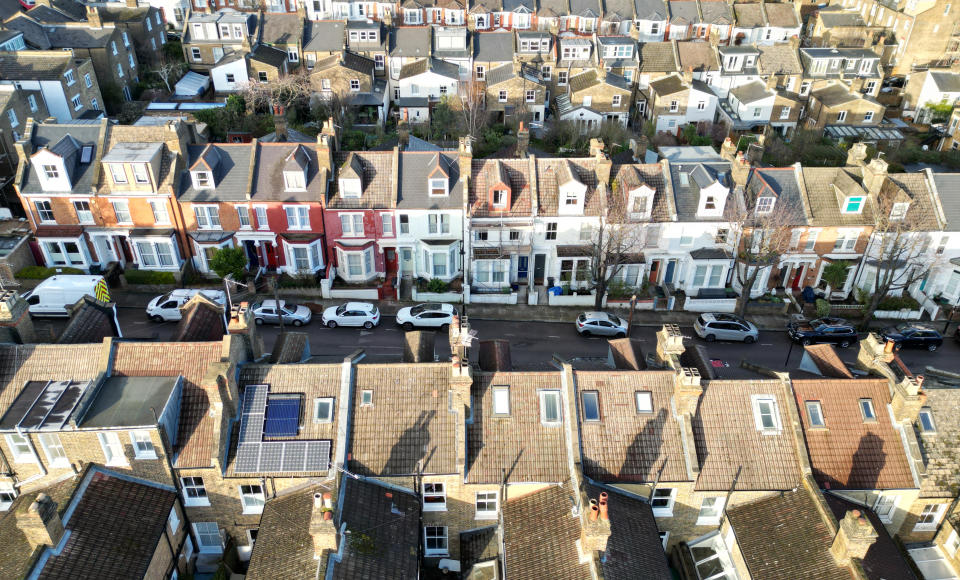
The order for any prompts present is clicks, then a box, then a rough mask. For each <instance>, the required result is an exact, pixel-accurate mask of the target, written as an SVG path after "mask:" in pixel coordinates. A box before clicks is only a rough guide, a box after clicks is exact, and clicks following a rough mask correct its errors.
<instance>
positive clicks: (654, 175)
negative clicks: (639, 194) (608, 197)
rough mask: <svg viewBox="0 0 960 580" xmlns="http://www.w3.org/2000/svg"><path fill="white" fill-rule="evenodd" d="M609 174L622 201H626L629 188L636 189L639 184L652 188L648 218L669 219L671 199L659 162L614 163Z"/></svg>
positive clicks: (662, 220)
mask: <svg viewBox="0 0 960 580" xmlns="http://www.w3.org/2000/svg"><path fill="white" fill-rule="evenodd" d="M610 175H612V176H613V179H614V180H615V181H616V183H617V184H618V186H619V193H620V194H621V196H622V202H623V203H627V202H628V198H627V196H628V195H629V192H630V190H631V189H636V188H638V187H640V186H641V185H646V186H647V187H651V188H653V189H654V191H655V193H654V194H653V208H652V211H651V212H650V220H651V221H655V222H666V221H670V220H671V218H672V216H673V213H674V210H673V199H672V197H671V196H670V195H669V192H668V191H667V183H666V179H665V178H664V175H663V167H662V166H661V165H660V164H659V163H651V164H626V165H614V166H613V169H611V171H610ZM611 205H613V202H611Z"/></svg>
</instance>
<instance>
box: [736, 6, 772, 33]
mask: <svg viewBox="0 0 960 580" xmlns="http://www.w3.org/2000/svg"><path fill="white" fill-rule="evenodd" d="M733 12H734V14H735V15H736V18H737V26H739V27H741V28H757V27H760V26H765V25H766V18H764V15H763V9H762V8H761V7H760V4H759V3H754V2H751V3H749V4H734V5H733Z"/></svg>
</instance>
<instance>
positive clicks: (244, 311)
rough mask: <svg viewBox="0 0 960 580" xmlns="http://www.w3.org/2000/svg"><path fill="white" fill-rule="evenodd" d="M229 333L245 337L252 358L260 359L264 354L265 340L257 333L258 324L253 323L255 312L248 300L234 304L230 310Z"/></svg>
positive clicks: (248, 352)
mask: <svg viewBox="0 0 960 580" xmlns="http://www.w3.org/2000/svg"><path fill="white" fill-rule="evenodd" d="M227 334H237V335H241V336H243V337H244V339H245V340H246V343H247V344H246V346H247V354H248V355H249V356H250V358H252V359H258V358H260V357H261V356H262V355H263V340H262V339H261V338H260V335H259V334H258V333H257V325H256V324H254V323H253V312H252V311H251V310H250V304H249V303H248V302H241V303H239V304H234V305H233V308H232V309H231V310H230V322H229V323H228V324H227Z"/></svg>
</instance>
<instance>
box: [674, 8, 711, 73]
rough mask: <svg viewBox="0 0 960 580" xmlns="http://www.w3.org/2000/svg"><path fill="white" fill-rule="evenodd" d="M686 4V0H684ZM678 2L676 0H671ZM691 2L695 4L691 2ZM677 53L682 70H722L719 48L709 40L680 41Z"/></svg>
mask: <svg viewBox="0 0 960 580" xmlns="http://www.w3.org/2000/svg"><path fill="white" fill-rule="evenodd" d="M683 3H684V4H686V2H683ZM670 4H671V5H672V4H676V2H671V3H670ZM690 4H693V3H692V2H690ZM677 54H678V55H679V56H680V70H689V69H690V68H691V67H693V70H694V71H713V70H720V60H719V59H718V58H717V50H716V49H715V48H714V47H713V46H711V45H710V43H709V42H696V41H690V42H678V43H677Z"/></svg>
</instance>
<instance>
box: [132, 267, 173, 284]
mask: <svg viewBox="0 0 960 580" xmlns="http://www.w3.org/2000/svg"><path fill="white" fill-rule="evenodd" d="M123 277H124V278H126V279H127V283H128V284H176V283H177V279H176V278H174V276H173V272H157V271H155V270H126V271H125V272H124V273H123Z"/></svg>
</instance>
